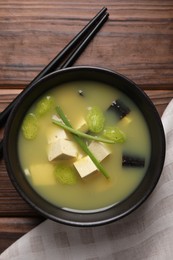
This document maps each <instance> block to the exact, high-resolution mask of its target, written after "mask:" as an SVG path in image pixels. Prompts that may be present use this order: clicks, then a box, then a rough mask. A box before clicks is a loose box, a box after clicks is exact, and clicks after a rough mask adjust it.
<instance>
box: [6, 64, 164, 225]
mask: <svg viewBox="0 0 173 260" xmlns="http://www.w3.org/2000/svg"><path fill="white" fill-rule="evenodd" d="M81 70H82V71H86V70H87V71H93V70H94V71H99V72H104V73H107V74H112V75H114V76H117V77H120V78H123V80H125V81H127V82H128V83H129V84H131V85H132V86H134V87H135V88H136V89H137V91H139V93H140V94H141V95H143V97H144V98H145V99H146V100H147V102H148V104H149V106H150V107H151V108H152V112H153V113H154V115H155V117H156V121H157V123H158V128H159V131H160V134H161V136H162V138H161V146H162V152H161V157H160V158H161V162H160V170H159V172H158V173H157V178H155V181H154V183H153V185H152V186H150V187H149V189H148V190H147V191H146V192H145V194H144V195H143V196H142V197H141V199H140V200H139V201H138V202H137V203H135V205H133V206H131V207H130V208H129V209H128V210H126V211H125V212H123V213H122V214H119V215H118V216H112V217H110V218H108V219H104V220H102V219H101V220H98V221H92V220H90V218H89V219H88V221H84V222H83V221H81V219H80V217H79V219H80V220H75V221H74V220H65V219H63V218H61V217H57V216H53V215H51V214H49V213H47V212H45V211H44V210H43V209H42V208H40V207H39V206H38V205H36V204H35V203H33V201H32V200H31V198H30V197H28V195H27V194H26V193H25V192H24V190H23V189H22V188H21V187H20V185H19V183H18V180H17V178H16V176H15V174H14V173H13V169H12V165H11V162H10V163H9V149H8V148H7V147H8V141H9V140H8V136H9V132H10V129H11V123H12V122H13V119H14V117H15V116H16V115H17V112H18V110H19V107H20V103H21V101H22V100H24V99H25V97H27V96H29V95H31V94H32V91H33V89H35V88H36V87H38V86H39V85H41V84H43V83H44V82H45V81H49V79H51V78H54V77H55V78H56V77H57V76H58V75H59V74H64V73H65V74H66V73H69V72H76V71H81ZM42 94H43V93H42ZM28 108H29V107H28ZM165 151H166V142H165V134H164V128H163V125H162V122H161V118H160V116H159V114H158V112H157V110H156V108H155V106H154V104H153V102H152V101H151V99H150V98H149V97H148V95H147V94H146V93H145V92H144V91H143V90H142V89H141V88H140V87H139V86H138V85H137V84H136V83H134V82H133V81H132V80H131V79H129V78H127V77H126V76H124V75H122V74H120V73H118V72H116V71H113V70H111V69H107V68H104V67H97V66H74V67H69V68H65V69H61V70H58V71H54V72H52V73H50V74H48V75H46V76H45V77H43V78H42V79H40V80H38V81H37V82H36V83H35V84H33V85H32V87H31V88H27V87H26V89H25V91H24V92H21V94H19V97H18V99H17V102H16V104H15V106H14V108H13V110H12V112H11V113H10V116H9V118H8V121H7V124H6V126H5V130H4V142H3V152H4V160H5V165H6V168H7V172H8V175H9V177H10V180H11V182H12V184H13V185H14V187H15V188H16V190H17V191H18V192H19V194H20V195H21V197H23V198H24V200H25V201H26V202H27V203H29V204H30V205H31V206H32V207H33V208H35V209H36V210H37V211H38V212H39V213H40V214H41V215H43V216H44V217H45V216H46V217H47V218H49V219H52V220H54V221H57V222H60V223H64V224H68V225H73V226H98V225H103V224H107V223H111V222H113V221H115V220H119V219H121V218H122V217H124V216H127V215H129V214H130V213H131V212H133V211H134V210H136V209H137V208H138V207H139V206H140V205H142V204H143V202H144V201H145V200H146V199H147V198H148V197H149V195H150V194H151V193H152V191H153V190H154V189H155V187H156V185H157V183H158V181H159V179H160V176H161V173H162V170H163V165H164V159H165ZM127 199H128V197H127ZM127 199H125V200H123V201H126V200H127ZM63 211H64V210H63ZM84 214H85V213H84ZM91 214H93V213H91ZM99 214H100V212H99ZM79 215H80V214H79ZM77 219H78V218H77ZM91 219H92V218H91Z"/></svg>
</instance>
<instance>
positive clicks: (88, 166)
mask: <svg viewBox="0 0 173 260" xmlns="http://www.w3.org/2000/svg"><path fill="white" fill-rule="evenodd" d="M73 165H74V167H75V168H76V170H77V171H78V173H79V175H80V176H81V177H82V178H84V177H85V176H87V175H89V174H91V173H93V172H95V171H96V170H97V167H96V166H95V164H94V163H93V161H92V160H91V159H90V157H89V156H88V155H87V156H85V157H83V158H82V159H80V160H78V161H76V162H74V164H73Z"/></svg>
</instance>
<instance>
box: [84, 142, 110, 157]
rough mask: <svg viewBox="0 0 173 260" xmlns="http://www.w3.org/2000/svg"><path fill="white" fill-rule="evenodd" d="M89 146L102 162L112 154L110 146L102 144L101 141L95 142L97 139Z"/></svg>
mask: <svg viewBox="0 0 173 260" xmlns="http://www.w3.org/2000/svg"><path fill="white" fill-rule="evenodd" d="M88 148H89V149H90V151H91V152H92V153H93V154H94V156H95V157H96V158H97V160H98V161H99V162H101V161H102V160H103V159H105V158H106V157H107V156H108V155H109V154H110V151H109V150H108V148H107V147H106V146H105V145H104V144H101V143H99V142H95V141H93V142H91V143H90V145H89V146H88Z"/></svg>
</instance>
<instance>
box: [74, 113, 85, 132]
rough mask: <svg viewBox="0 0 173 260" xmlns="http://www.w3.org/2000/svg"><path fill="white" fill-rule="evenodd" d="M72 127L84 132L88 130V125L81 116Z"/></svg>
mask: <svg viewBox="0 0 173 260" xmlns="http://www.w3.org/2000/svg"><path fill="white" fill-rule="evenodd" d="M74 128H75V129H76V130H78V131H81V132H84V133H85V132H87V131H88V125H87V123H86V121H85V119H84V118H83V117H82V118H81V119H80V120H79V121H78V123H77V124H76V126H75V127H74Z"/></svg>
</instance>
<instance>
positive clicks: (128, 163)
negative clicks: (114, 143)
mask: <svg viewBox="0 0 173 260" xmlns="http://www.w3.org/2000/svg"><path fill="white" fill-rule="evenodd" d="M122 166H123V167H144V166H145V159H144V158H141V157H138V156H132V155H128V154H123V156H122Z"/></svg>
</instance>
